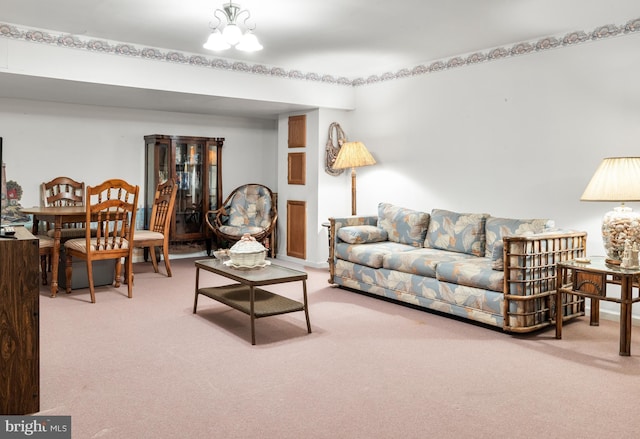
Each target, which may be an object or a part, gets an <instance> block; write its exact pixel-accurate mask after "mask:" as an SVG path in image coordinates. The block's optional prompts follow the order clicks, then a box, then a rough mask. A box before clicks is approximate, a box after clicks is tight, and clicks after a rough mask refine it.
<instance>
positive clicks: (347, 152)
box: [333, 142, 376, 215]
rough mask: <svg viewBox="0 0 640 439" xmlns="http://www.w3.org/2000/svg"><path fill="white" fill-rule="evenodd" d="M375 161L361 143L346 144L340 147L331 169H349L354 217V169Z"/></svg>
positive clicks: (373, 163)
mask: <svg viewBox="0 0 640 439" xmlns="http://www.w3.org/2000/svg"><path fill="white" fill-rule="evenodd" d="M375 164H376V161H375V159H374V158H373V156H372V155H371V153H369V151H368V150H367V147H366V146H364V143H362V142H346V143H344V144H343V145H342V146H341V147H340V151H339V152H338V156H337V157H336V161H335V162H334V164H333V169H347V168H351V215H356V168H359V167H360V166H369V165H375Z"/></svg>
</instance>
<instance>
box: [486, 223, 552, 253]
mask: <svg viewBox="0 0 640 439" xmlns="http://www.w3.org/2000/svg"><path fill="white" fill-rule="evenodd" d="M549 227H553V221H551V220H548V219H512V218H497V217H492V216H490V217H489V218H487V223H486V225H485V233H486V235H487V249H486V253H485V256H486V257H488V258H490V257H491V256H492V255H493V246H494V245H495V244H496V243H497V242H502V237H503V236H506V235H524V234H530V233H542V232H543V231H545V230H546V229H548V228H549Z"/></svg>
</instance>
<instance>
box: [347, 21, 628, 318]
mask: <svg viewBox="0 0 640 439" xmlns="http://www.w3.org/2000/svg"><path fill="white" fill-rule="evenodd" d="M639 50H640V34H635V35H630V36H624V37H620V38H611V39H608V40H603V41H598V42H593V43H589V44H582V45H579V46H575V47H569V48H561V49H557V50H550V51H545V52H541V53H535V54H531V55H524V56H519V57H512V58H508V59H503V60H499V61H493V62H487V63H483V64H479V65H474V66H467V67H462V68H457V69H452V70H448V71H444V72H440V73H432V74H427V75H422V76H416V77H412V78H408V79H400V80H395V81H389V82H383V83H378V84H375V85H371V86H363V87H358V88H357V90H356V93H357V94H356V102H357V109H356V110H355V111H354V112H353V117H354V119H353V126H354V133H353V136H355V137H357V138H358V139H359V140H362V141H363V142H365V144H366V145H367V147H368V149H369V150H370V151H371V153H372V154H373V155H374V157H375V158H376V160H378V162H379V163H378V164H377V165H375V166H371V167H367V168H360V169H359V170H358V196H359V199H360V203H359V205H360V207H359V210H358V212H359V213H360V212H362V213H366V212H371V213H375V212H376V206H377V204H378V203H379V202H381V201H389V202H393V203H396V204H399V205H404V206H407V207H411V208H415V209H420V210H426V211H430V210H431V209H432V208H445V209H451V210H456V211H465V212H487V213H490V214H492V215H495V216H506V217H515V218H518V217H519V218H525V217H538V218H539V217H548V218H553V219H555V220H556V224H557V225H558V226H560V227H564V228H575V229H580V230H586V231H587V232H588V233H589V239H588V253H589V254H590V255H603V254H604V248H603V246H602V239H601V235H600V224H601V218H602V216H603V215H604V213H605V212H606V211H608V210H610V209H611V208H613V207H614V206H615V203H587V202H580V196H581V194H582V192H583V190H584V188H585V187H586V185H587V183H588V181H589V179H590V178H591V176H592V174H593V172H594V171H595V169H596V167H597V166H598V164H599V163H600V161H601V160H602V159H603V158H604V157H607V156H627V155H629V156H638V155H639V154H640V81H638V72H640V57H639V56H638V53H640V52H639ZM629 205H630V206H631V207H633V208H634V209H635V210H640V204H639V203H630V204H629ZM607 305H608V304H606V305H603V307H606V306H607ZM611 308H612V309H616V310H617V306H613V307H611ZM636 313H640V309H639V310H637V311H636Z"/></svg>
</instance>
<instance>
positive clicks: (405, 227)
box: [378, 203, 429, 247]
mask: <svg viewBox="0 0 640 439" xmlns="http://www.w3.org/2000/svg"><path fill="white" fill-rule="evenodd" d="M428 226H429V214H428V213H426V212H419V211H417V210H411V209H406V208H404V207H398V206H394V205H393V204H389V203H380V204H378V227H380V228H382V229H384V230H385V231H386V232H387V234H388V236H389V241H392V242H399V243H401V244H409V245H413V246H414V247H422V243H423V242H424V237H425V234H426V233H427V227H428Z"/></svg>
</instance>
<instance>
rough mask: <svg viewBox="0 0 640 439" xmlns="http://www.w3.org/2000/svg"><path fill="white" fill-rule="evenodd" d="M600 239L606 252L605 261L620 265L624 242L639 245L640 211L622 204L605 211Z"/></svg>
mask: <svg viewBox="0 0 640 439" xmlns="http://www.w3.org/2000/svg"><path fill="white" fill-rule="evenodd" d="M602 241H603V244H604V248H605V250H606V252H607V259H606V262H607V263H608V264H612V265H620V263H621V261H622V257H623V253H624V247H625V244H626V243H629V244H631V245H633V244H634V243H637V244H638V245H640V213H637V212H634V211H632V210H631V208H630V207H627V206H625V205H624V204H623V205H622V206H618V207H616V208H614V209H613V210H612V211H610V212H607V213H606V214H605V216H604V218H603V219H602Z"/></svg>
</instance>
